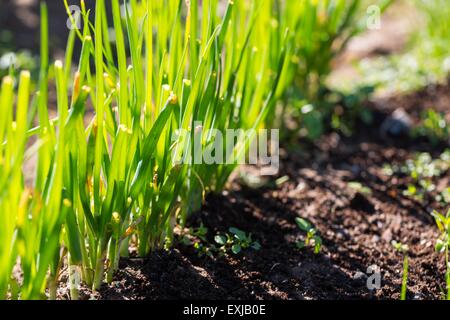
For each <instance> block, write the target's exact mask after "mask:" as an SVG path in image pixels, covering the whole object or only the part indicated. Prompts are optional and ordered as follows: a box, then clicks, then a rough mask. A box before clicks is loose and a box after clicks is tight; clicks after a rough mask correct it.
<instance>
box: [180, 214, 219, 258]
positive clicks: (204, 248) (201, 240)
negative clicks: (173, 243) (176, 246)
mask: <svg viewBox="0 0 450 320" xmlns="http://www.w3.org/2000/svg"><path fill="white" fill-rule="evenodd" d="M207 234H208V228H206V227H205V226H204V225H203V222H202V223H200V226H199V227H197V228H193V227H191V228H189V232H187V233H186V234H184V235H183V236H182V237H181V241H180V242H181V243H182V244H183V245H185V246H192V247H193V248H194V249H195V251H197V254H198V256H199V257H202V256H205V255H206V256H208V257H213V256H214V252H215V251H216V248H215V247H214V246H209V245H208V240H207V238H206V236H207Z"/></svg>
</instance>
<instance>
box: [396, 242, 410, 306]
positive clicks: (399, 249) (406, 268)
mask: <svg viewBox="0 0 450 320" xmlns="http://www.w3.org/2000/svg"><path fill="white" fill-rule="evenodd" d="M392 246H393V247H394V249H395V250H396V251H397V252H399V253H400V254H402V255H403V276H402V291H401V295H400V299H401V300H406V293H407V291H408V272H409V257H408V252H409V247H408V245H406V244H403V243H400V242H398V241H395V240H393V241H392Z"/></svg>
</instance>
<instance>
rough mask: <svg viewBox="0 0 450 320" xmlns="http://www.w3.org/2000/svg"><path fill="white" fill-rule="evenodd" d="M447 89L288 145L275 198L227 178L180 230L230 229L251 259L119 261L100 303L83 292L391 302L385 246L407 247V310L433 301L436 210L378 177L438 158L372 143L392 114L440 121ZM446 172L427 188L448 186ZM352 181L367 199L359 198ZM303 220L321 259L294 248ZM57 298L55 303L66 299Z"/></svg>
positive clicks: (186, 252)
mask: <svg viewBox="0 0 450 320" xmlns="http://www.w3.org/2000/svg"><path fill="white" fill-rule="evenodd" d="M449 99H450V94H449V88H448V86H437V87H436V86H434V87H429V88H427V89H424V90H423V91H421V92H418V93H413V94H408V95H405V96H401V97H393V98H390V99H385V100H383V101H378V102H377V103H374V104H371V107H372V108H374V112H375V122H374V125H373V126H371V127H360V128H358V129H357V131H356V132H357V134H356V136H355V137H352V138H345V137H342V136H340V135H338V134H336V133H329V134H327V135H325V136H324V137H323V138H322V139H321V140H320V141H319V142H317V143H315V144H314V145H311V144H307V143H302V144H301V145H300V146H298V145H297V146H295V147H294V146H288V147H286V148H285V154H284V155H283V160H282V167H281V172H280V177H283V176H288V177H289V180H288V181H287V182H285V183H283V184H281V185H280V186H278V187H263V188H261V189H251V188H249V187H246V186H245V185H244V184H242V183H240V182H239V179H235V180H234V182H233V183H232V184H231V186H230V188H229V191H225V192H224V193H223V194H220V195H211V196H208V197H207V199H206V203H205V204H204V206H203V208H202V210H201V211H200V212H198V213H196V214H194V215H193V216H192V217H191V218H190V220H189V223H188V226H192V227H198V226H199V225H200V224H201V223H203V224H204V225H205V227H207V228H208V230H209V232H208V239H209V241H210V242H213V241H214V240H213V236H214V234H216V233H217V232H226V231H227V230H228V228H229V227H237V228H239V229H241V230H244V231H246V232H251V233H252V235H253V237H254V239H256V240H258V241H259V242H260V243H261V246H262V247H261V249H260V250H259V251H254V250H251V249H250V250H247V251H244V252H243V253H241V254H239V255H237V256H236V255H232V254H230V255H226V256H223V257H215V258H210V257H206V256H203V257H199V256H198V253H197V251H196V250H194V249H193V248H192V247H191V246H185V245H183V244H181V243H179V244H177V245H175V247H174V248H173V249H170V250H168V251H159V252H155V253H153V254H151V256H150V257H149V258H148V259H138V258H136V259H133V258H130V259H122V260H121V262H120V270H119V271H118V272H117V274H116V275H115V277H114V281H113V283H112V284H111V285H109V286H106V285H104V286H103V287H102V289H101V290H100V292H98V293H92V292H90V291H89V290H86V291H84V293H83V298H85V299H88V298H93V299H138V300H140V299H180V298H181V299H307V300H309V299H360V298H363V299H398V298H399V297H400V291H401V279H402V263H403V258H402V256H401V255H400V254H399V253H397V252H396V250H395V249H394V248H393V246H392V244H391V242H392V241H393V240H396V241H401V242H402V243H405V244H407V245H408V246H409V249H410V250H409V252H410V253H409V257H410V271H409V278H408V293H407V298H408V299H439V298H441V297H442V292H443V291H442V289H441V288H443V287H444V286H445V280H444V274H445V268H444V261H443V257H442V256H440V255H438V254H437V253H435V249H434V244H435V240H436V238H437V237H438V233H437V228H436V227H435V222H434V219H433V217H432V216H431V215H430V212H431V211H432V209H444V208H441V207H440V205H439V204H438V203H436V202H432V201H424V202H418V201H415V200H412V199H411V198H409V197H406V196H403V195H402V190H404V189H405V188H406V185H407V182H408V178H407V177H395V176H394V177H389V176H386V175H385V173H384V171H383V167H384V165H385V164H386V163H390V164H401V163H404V161H405V160H406V159H409V158H413V157H414V154H415V153H417V152H419V151H427V152H431V154H432V155H433V156H438V155H439V154H440V152H441V151H443V147H445V146H440V147H435V148H432V147H431V146H430V144H428V143H425V142H420V141H413V140H408V139H406V140H405V139H399V140H395V139H382V138H380V135H379V127H380V124H381V123H382V122H383V120H384V118H385V117H386V116H387V115H389V114H390V113H392V112H393V111H394V110H395V109H397V108H398V107H402V108H404V109H405V110H406V111H407V112H408V113H409V114H411V115H412V117H413V120H414V121H417V120H418V119H417V117H418V115H419V113H420V110H421V109H422V108H426V107H429V106H431V105H433V106H434V107H436V108H437V109H438V110H440V111H445V112H446V114H447V116H448V115H449V114H450V110H449V109H448V103H447V102H448V101H449ZM449 176H450V174H449V172H446V173H445V174H443V175H442V176H441V177H439V178H438V179H436V180H435V181H434V182H435V184H436V185H437V186H438V188H439V186H442V185H444V186H446V185H447V184H448V181H449ZM352 181H357V182H359V183H360V184H361V185H363V186H365V187H367V188H369V189H370V190H371V194H366V193H364V194H363V193H360V192H358V191H357V190H355V189H354V188H352V187H349V182H352ZM296 217H302V218H304V219H307V220H308V221H310V222H311V223H312V224H313V225H314V226H315V227H316V229H317V230H318V232H319V234H320V236H321V238H322V239H323V246H322V250H321V252H320V253H319V254H314V253H313V251H312V250H310V249H308V248H304V249H302V250H300V249H298V248H297V247H296V245H295V243H296V241H297V240H299V239H300V238H301V237H302V232H301V231H300V230H299V229H298V227H297V226H296V224H295V218H296ZM372 265H377V266H378V267H379V268H380V270H381V274H382V280H381V288H380V289H379V290H374V291H370V290H368V288H367V279H368V277H369V276H370V274H368V273H367V268H368V267H369V266H372ZM67 297H68V296H67V290H66V289H65V288H61V289H60V298H62V299H64V298H67Z"/></svg>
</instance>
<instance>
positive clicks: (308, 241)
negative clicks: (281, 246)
mask: <svg viewBox="0 0 450 320" xmlns="http://www.w3.org/2000/svg"><path fill="white" fill-rule="evenodd" d="M295 223H296V224H297V226H298V227H299V228H300V230H302V231H303V232H305V233H306V236H305V239H304V240H301V241H298V242H297V243H296V245H297V248H299V249H303V248H307V247H313V248H314V253H315V254H319V253H320V250H321V249H322V238H321V237H320V236H319V234H318V232H317V230H316V229H315V228H314V227H313V225H312V224H311V223H310V222H308V221H307V220H305V219H303V218H299V217H297V218H295Z"/></svg>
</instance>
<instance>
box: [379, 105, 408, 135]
mask: <svg viewBox="0 0 450 320" xmlns="http://www.w3.org/2000/svg"><path fill="white" fill-rule="evenodd" d="M411 127H412V120H411V117H410V116H409V115H408V113H407V112H406V111H405V110H404V109H403V108H398V109H396V110H395V111H394V112H393V113H392V114H391V115H390V116H389V117H387V118H386V119H385V120H384V122H383V123H382V124H381V127H380V135H381V136H382V137H383V138H388V137H391V138H399V137H404V136H407V135H408V134H409V131H410V130H411Z"/></svg>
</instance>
